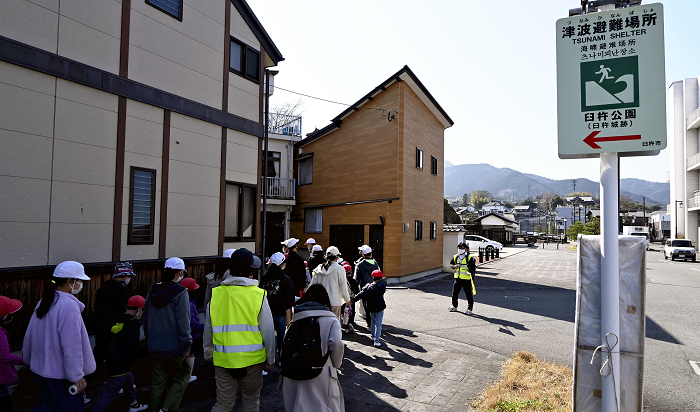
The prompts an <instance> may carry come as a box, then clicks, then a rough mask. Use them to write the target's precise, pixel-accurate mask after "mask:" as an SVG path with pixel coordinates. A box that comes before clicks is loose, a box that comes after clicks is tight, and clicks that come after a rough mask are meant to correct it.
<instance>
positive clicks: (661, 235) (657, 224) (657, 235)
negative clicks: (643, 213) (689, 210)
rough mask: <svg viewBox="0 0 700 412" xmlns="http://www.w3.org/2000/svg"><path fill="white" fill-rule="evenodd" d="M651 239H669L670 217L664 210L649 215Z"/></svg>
mask: <svg viewBox="0 0 700 412" xmlns="http://www.w3.org/2000/svg"><path fill="white" fill-rule="evenodd" d="M649 216H650V219H649V222H650V225H651V235H650V236H651V239H652V240H661V239H665V238H667V237H671V215H670V214H669V213H668V211H666V210H657V211H656V212H651V213H650V214H649Z"/></svg>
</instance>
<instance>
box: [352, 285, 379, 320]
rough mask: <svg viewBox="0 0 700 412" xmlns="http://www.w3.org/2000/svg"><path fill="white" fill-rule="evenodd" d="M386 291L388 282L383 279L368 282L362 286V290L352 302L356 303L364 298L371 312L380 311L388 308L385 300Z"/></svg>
mask: <svg viewBox="0 0 700 412" xmlns="http://www.w3.org/2000/svg"><path fill="white" fill-rule="evenodd" d="M384 292H386V283H384V281H383V280H380V281H378V282H377V283H374V282H373V283H368V284H367V285H365V287H364V288H362V291H360V293H358V294H357V295H356V296H355V297H354V298H352V302H353V303H355V302H357V301H358V300H360V299H362V300H364V301H365V302H367V310H368V311H369V312H370V313H378V312H381V311H383V310H384V309H386V302H384Z"/></svg>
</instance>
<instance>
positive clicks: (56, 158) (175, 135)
mask: <svg viewBox="0 0 700 412" xmlns="http://www.w3.org/2000/svg"><path fill="white" fill-rule="evenodd" d="M60 6H61V7H59V2H57V1H54V2H35V1H29V0H4V1H2V2H0V16H2V17H1V18H0V21H2V24H0V107H1V108H2V110H0V147H1V148H2V149H1V150H0V192H1V193H2V200H0V216H2V218H1V219H0V251H1V252H0V277H2V281H1V282H0V293H2V294H5V293H3V292H4V291H8V292H9V291H15V292H16V291H20V290H22V291H26V295H22V296H20V295H18V294H17V293H12V296H13V297H16V298H18V299H22V300H23V301H24V303H25V304H26V305H27V306H28V307H34V305H35V304H36V300H37V298H38V297H39V296H40V294H38V293H36V291H37V290H41V286H42V284H43V281H44V279H45V278H46V277H47V276H48V275H50V274H51V273H52V271H53V265H56V264H57V263H59V262H61V261H64V260H76V261H79V262H82V263H84V264H86V270H87V271H88V275H90V276H92V279H93V280H92V281H91V282H86V286H85V289H86V291H85V292H83V295H84V296H85V295H86V293H87V297H86V303H87V304H88V310H86V311H85V313H92V310H91V309H92V308H91V307H90V305H92V302H93V300H92V299H91V297H90V296H91V295H90V294H91V293H93V292H94V290H95V289H96V288H98V287H99V286H100V284H101V280H102V279H103V275H104V274H111V272H112V270H113V268H114V263H115V262H119V261H124V260H129V261H132V262H134V267H135V269H136V271H137V272H139V273H140V274H143V276H139V277H138V278H137V279H136V280H135V282H133V283H132V284H131V285H130V287H133V288H134V291H135V292H137V293H141V294H145V293H146V292H147V289H146V286H147V285H149V284H150V283H152V282H154V280H155V279H156V278H158V276H159V275H158V272H159V270H160V269H161V268H162V265H163V260H162V259H164V258H167V257H170V256H180V257H182V258H184V259H185V262H186V264H187V266H188V270H189V271H190V274H191V275H193V276H195V277H197V279H198V280H200V281H201V278H202V276H203V275H204V274H206V273H207V271H209V270H211V269H212V267H213V265H215V264H216V263H217V262H218V261H219V260H220V256H221V253H222V251H223V250H224V249H226V248H231V247H235V248H239V247H247V248H249V249H251V250H256V247H257V245H259V242H258V241H257V240H258V239H259V237H260V235H261V231H260V229H259V222H260V218H259V217H260V213H259V205H260V192H261V191H260V189H259V187H260V181H261V178H262V162H261V160H260V159H261V154H262V138H263V136H264V105H263V103H264V91H263V83H264V81H263V73H264V70H265V68H266V67H271V66H276V65H277V64H278V63H279V62H281V61H282V60H284V59H283V57H282V54H281V53H280V51H279V50H278V49H277V47H276V46H275V44H274V43H273V41H272V39H271V38H270V37H269V36H268V34H267V33H266V31H265V29H264V28H263V26H262V25H261V23H260V21H259V20H258V19H257V17H256V16H255V14H254V13H253V11H252V10H251V8H250V7H249V6H248V4H247V3H246V1H245V0H219V1H199V0H167V1H166V0H159V1H156V0H124V1H83V2H60ZM281 176H284V177H286V174H283V175H281ZM288 186H289V185H288V184H287V183H285V182H279V184H278V186H277V187H280V188H282V189H280V190H286V188H288ZM292 187H293V185H292ZM28 279H29V280H28ZM27 282H29V283H27ZM20 283H21V285H22V286H18V285H20ZM23 293H24V292H23ZM25 313H26V314H27V316H28V315H31V311H25ZM16 323H21V321H20V322H16ZM87 323H88V326H90V322H89V321H88V322H87ZM18 335H19V336H21V334H18Z"/></svg>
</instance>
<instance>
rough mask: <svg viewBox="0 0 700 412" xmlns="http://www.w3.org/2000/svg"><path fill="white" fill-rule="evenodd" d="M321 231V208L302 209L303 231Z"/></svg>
mask: <svg viewBox="0 0 700 412" xmlns="http://www.w3.org/2000/svg"><path fill="white" fill-rule="evenodd" d="M321 232H323V209H304V233H321Z"/></svg>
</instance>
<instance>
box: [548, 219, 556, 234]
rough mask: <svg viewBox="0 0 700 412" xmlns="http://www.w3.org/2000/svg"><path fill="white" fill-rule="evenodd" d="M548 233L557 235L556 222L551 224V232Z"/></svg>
mask: <svg viewBox="0 0 700 412" xmlns="http://www.w3.org/2000/svg"><path fill="white" fill-rule="evenodd" d="M548 233H549V234H550V235H556V234H557V225H555V224H554V222H549V230H548Z"/></svg>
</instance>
